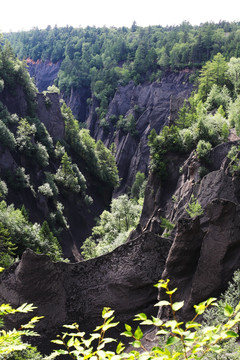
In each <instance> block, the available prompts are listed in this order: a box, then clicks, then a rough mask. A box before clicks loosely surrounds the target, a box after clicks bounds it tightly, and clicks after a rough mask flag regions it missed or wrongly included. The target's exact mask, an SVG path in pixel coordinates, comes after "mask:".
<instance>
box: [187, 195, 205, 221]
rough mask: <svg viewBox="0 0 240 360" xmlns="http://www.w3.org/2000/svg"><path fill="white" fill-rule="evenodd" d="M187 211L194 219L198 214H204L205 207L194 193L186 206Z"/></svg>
mask: <svg viewBox="0 0 240 360" xmlns="http://www.w3.org/2000/svg"><path fill="white" fill-rule="evenodd" d="M186 211H187V213H188V214H189V215H190V217H191V218H192V219H193V218H195V217H196V216H201V215H202V214H203V209H202V207H201V204H200V203H199V201H198V200H197V199H196V198H195V196H194V195H192V196H191V200H190V202H189V203H188V205H187V207H186Z"/></svg>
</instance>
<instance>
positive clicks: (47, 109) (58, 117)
mask: <svg viewBox="0 0 240 360" xmlns="http://www.w3.org/2000/svg"><path fill="white" fill-rule="evenodd" d="M37 115H38V118H39V120H40V121H41V122H42V123H43V124H44V125H45V126H46V129H47V131H48V132H49V134H50V135H51V136H52V138H53V139H54V140H59V139H63V138H64V132H65V125H64V120H63V117H62V114H61V110H60V106H59V95H58V94H57V93H48V94H47V95H46V96H45V95H44V94H37Z"/></svg>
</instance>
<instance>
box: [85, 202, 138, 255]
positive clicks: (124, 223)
mask: <svg viewBox="0 0 240 360" xmlns="http://www.w3.org/2000/svg"><path fill="white" fill-rule="evenodd" d="M141 210H142V206H141V205H139V204H137V203H136V202H135V201H134V200H132V199H129V198H128V196H127V195H121V196H119V197H118V198H116V199H113V200H112V203H111V210H110V211H107V210H104V211H103V213H102V214H101V215H100V220H99V222H98V224H97V226H95V227H93V229H92V235H91V236H90V237H89V238H87V239H86V240H85V242H84V243H83V246H82V255H83V256H84V258H85V259H90V258H92V257H96V256H100V255H102V254H105V253H107V252H109V251H112V250H113V249H115V248H116V247H117V246H119V245H121V244H123V243H124V242H125V241H126V239H127V237H128V235H129V233H130V231H131V230H132V229H134V227H136V225H137V224H138V221H139V218H140V214H141Z"/></svg>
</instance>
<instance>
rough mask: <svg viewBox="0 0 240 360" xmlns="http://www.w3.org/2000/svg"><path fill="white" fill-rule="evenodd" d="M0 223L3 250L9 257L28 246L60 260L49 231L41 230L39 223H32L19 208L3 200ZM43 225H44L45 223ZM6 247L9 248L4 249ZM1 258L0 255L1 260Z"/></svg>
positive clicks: (59, 252)
mask: <svg viewBox="0 0 240 360" xmlns="http://www.w3.org/2000/svg"><path fill="white" fill-rule="evenodd" d="M0 224H1V226H2V229H3V230H4V231H5V235H4V236H5V237H3V247H4V246H5V251H8V254H9V255H10V256H11V257H12V255H16V256H19V257H20V256H21V255H22V253H23V251H24V250H26V248H30V249H32V250H34V251H36V252H38V253H43V254H47V255H49V256H50V257H51V258H52V259H53V260H62V253H61V249H60V247H59V244H58V241H57V239H56V238H55V237H54V236H52V234H50V233H49V232H48V233H47V232H45V231H43V230H42V227H41V226H40V225H39V224H37V223H35V224H32V223H31V222H30V221H29V220H28V219H27V218H26V217H25V216H24V214H23V213H22V211H21V210H20V209H15V208H14V206H13V205H7V204H6V203H5V201H1V202H0ZM43 227H46V224H45V225H44V226H43ZM4 239H5V240H4ZM8 239H9V240H8ZM8 241H9V242H8ZM5 243H6V245H4V244H5ZM8 248H9V250H6V249H8ZM1 255H2V254H1ZM14 257H15V256H14ZM3 258H4V257H2V256H1V259H2V260H1V261H3ZM10 260H11V259H10Z"/></svg>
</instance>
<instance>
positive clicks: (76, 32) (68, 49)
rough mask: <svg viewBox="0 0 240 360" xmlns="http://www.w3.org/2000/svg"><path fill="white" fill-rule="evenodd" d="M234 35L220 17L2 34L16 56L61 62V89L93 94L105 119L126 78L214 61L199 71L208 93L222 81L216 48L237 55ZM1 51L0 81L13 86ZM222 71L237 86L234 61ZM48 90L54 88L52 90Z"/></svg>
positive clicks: (8, 60)
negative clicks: (169, 23)
mask: <svg viewBox="0 0 240 360" xmlns="http://www.w3.org/2000/svg"><path fill="white" fill-rule="evenodd" d="M238 33H239V24H238V23H236V22H234V23H226V22H224V21H223V22H220V23H218V24H213V23H205V24H201V26H199V27H197V26H192V25H190V24H189V23H187V22H183V23H182V24H180V25H178V26H173V27H162V26H151V27H147V28H143V27H139V26H138V27H136V30H135V31H134V32H133V31H132V30H131V29H128V28H126V27H122V28H114V27H113V28H110V29H109V28H106V27H102V28H96V27H87V28H86V29H83V28H73V27H64V28H57V27H54V28H53V29H52V28H51V27H48V28H46V29H45V30H39V29H33V30H31V31H28V32H24V33H23V32H19V33H9V34H6V35H5V37H7V38H8V39H9V40H10V41H11V43H12V44H13V47H14V50H15V51H16V53H17V55H18V56H19V57H20V58H21V59H22V58H25V59H26V58H31V59H33V60H34V61H37V60H38V59H42V60H51V61H53V62H57V61H59V60H61V67H60V71H59V74H58V79H57V85H58V87H59V89H60V90H61V92H64V93H66V94H70V92H71V89H72V88H74V89H80V88H85V89H86V88H87V89H88V92H89V97H90V93H92V94H94V96H95V98H96V99H97V100H98V102H99V111H98V115H99V119H104V118H105V116H106V112H107V106H108V102H109V100H110V98H112V97H113V94H114V92H115V90H116V88H117V86H118V84H120V85H126V84H128V83H129V81H130V80H133V81H134V82H135V83H136V84H137V83H142V82H144V81H149V80H150V81H155V80H158V79H159V77H160V76H161V74H162V72H163V71H166V70H169V68H171V69H172V70H179V69H182V68H184V67H189V68H192V67H200V66H202V64H204V63H205V62H206V61H211V60H213V59H214V64H213V65H211V66H209V64H208V65H207V66H206V68H205V69H204V71H203V73H202V80H201V85H200V88H201V93H202V94H203V96H207V93H208V90H209V87H211V84H212V82H215V83H216V84H217V85H221V82H222V79H223V77H224V74H223V71H222V69H223V68H224V62H223V59H222V58H221V55H220V52H221V53H222V56H223V57H225V58H226V59H227V60H229V59H230V58H231V57H235V58H237V57H238V56H240V52H239V46H238V43H239V35H238ZM2 53H3V55H2V58H3V66H2V72H1V68H0V79H2V80H3V81H4V85H5V83H6V84H7V85H8V86H9V85H11V86H12V87H13V88H14V81H13V79H12V76H11V75H9V71H8V70H9V69H10V68H17V67H18V68H19V64H18V62H17V63H16V59H15V57H14V55H13V52H12V51H11V48H10V46H9V44H6V45H5V46H4V47H3V48H2ZM15 64H17V65H18V66H17V67H16V66H14V65H15ZM232 68H233V70H232ZM3 69H5V70H4V71H3ZM215 70H217V71H218V75H217V76H215V77H214V78H213V75H212V71H215ZM224 70H226V71H225V73H226V74H227V70H228V71H229V75H228V76H229V77H230V78H231V81H232V84H233V86H234V87H235V88H236V89H237V86H238V85H237V82H236V73H237V63H235V62H234V61H232V64H231V66H230V68H229V69H228V68H227V67H225V68H224ZM15 72H16V76H17V77H18V78H20V77H21V76H22V74H23V71H22V70H21V66H20V70H19V69H18V70H15ZM3 75H4V76H3ZM24 77H26V75H24ZM26 82H27V81H26ZM53 90H54V91H56V89H55V88H54V89H53ZM50 91H52V89H50ZM236 91H238V90H236ZM29 92H30V91H29Z"/></svg>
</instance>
